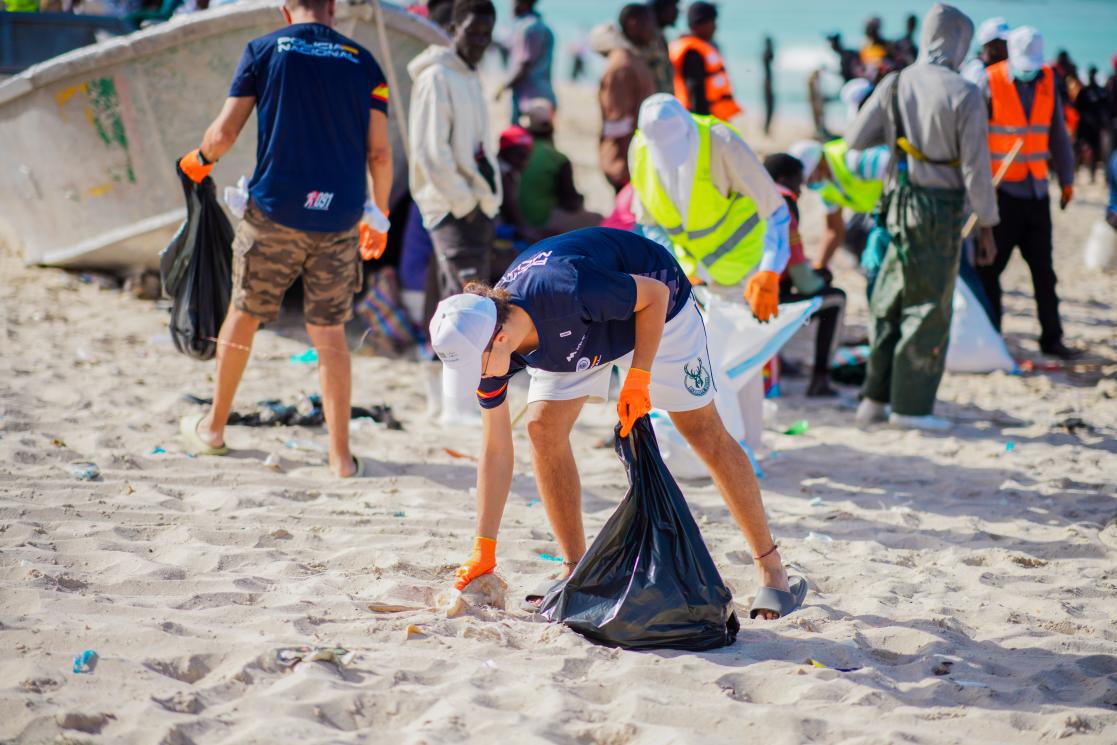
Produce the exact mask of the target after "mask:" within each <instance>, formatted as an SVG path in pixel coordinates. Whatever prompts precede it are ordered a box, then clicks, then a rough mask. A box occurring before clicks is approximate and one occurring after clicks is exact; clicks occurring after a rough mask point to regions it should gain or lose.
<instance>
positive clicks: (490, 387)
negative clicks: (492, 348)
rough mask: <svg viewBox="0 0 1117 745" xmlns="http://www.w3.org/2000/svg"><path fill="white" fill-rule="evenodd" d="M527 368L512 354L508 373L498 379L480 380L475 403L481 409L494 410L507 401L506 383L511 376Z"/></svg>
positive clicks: (521, 360)
mask: <svg viewBox="0 0 1117 745" xmlns="http://www.w3.org/2000/svg"><path fill="white" fill-rule="evenodd" d="M525 367H527V365H526V364H524V360H523V358H522V357H520V355H518V354H513V355H512V359H511V360H510V361H509V364H508V373H507V374H505V375H501V376H500V377H499V378H481V385H479V386H477V403H479V404H481V408H482V409H495V408H496V407H498V406H500V405H501V404H502V403H504V402H505V401H506V400H507V399H508V381H510V380H511V379H512V376H513V375H515V374H516V373H518V372H519V371H520V370H523V369H524V368H525Z"/></svg>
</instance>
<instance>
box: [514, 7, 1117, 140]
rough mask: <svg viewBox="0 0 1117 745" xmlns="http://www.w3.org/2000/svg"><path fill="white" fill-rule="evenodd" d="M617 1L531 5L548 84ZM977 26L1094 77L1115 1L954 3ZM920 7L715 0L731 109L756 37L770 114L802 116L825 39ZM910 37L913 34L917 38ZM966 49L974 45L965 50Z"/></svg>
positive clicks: (857, 33) (682, 24)
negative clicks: (1012, 36) (766, 68)
mask: <svg viewBox="0 0 1117 745" xmlns="http://www.w3.org/2000/svg"><path fill="white" fill-rule="evenodd" d="M495 2H496V5H497V11H498V13H499V15H500V16H501V18H500V24H499V25H500V26H502V27H504V28H505V29H506V28H507V27H508V21H509V19H510V18H511V5H512V2H511V0H495ZM624 5H625V3H624V2H621V1H618V0H539V5H538V8H539V10H540V12H541V13H542V15H543V17H544V19H545V20H546V21H547V23H548V24H550V26H551V28H552V29H553V30H554V32H555V35H556V37H557V38H556V60H555V72H554V74H555V79H556V81H559V80H568V79H569V72H570V61H571V49H572V48H573V47H575V46H577V45H578V44H579V43H580V41H581V40H583V39H584V36H585V34H586V32H587V31H588V30H589V29H590V28H592V27H593V26H594V25H596V24H598V23H601V22H603V21H605V20H612V19H615V18H616V16H617V13H618V12H619V11H620V9H621V8H622V7H623V6H624ZM681 5H682V6H683V10H682V12H681V13H680V18H679V22H678V24H676V26H675V30H674V35H677V34H678V33H679V32H680V31H682V30H684V29H685V28H686V15H685V14H686V11H685V6H686V2H685V0H684V2H683V3H681ZM954 5H955V6H956V7H958V8H960V9H961V10H962V11H963V12H965V13H966V14H967V15H969V16H970V18H972V19H973V20H974V25H975V26H976V25H977V24H980V23H981V21H982V20H984V19H985V18H989V17H990V16H997V15H999V16H1004V18H1005V19H1006V20H1007V21H1008V22H1009V24H1010V25H1013V26H1019V25H1030V26H1034V27H1036V28H1038V29H1039V30H1040V31H1041V32H1042V33H1043V35H1044V39H1045V47H1046V51H1047V55H1048V57H1049V58H1052V59H1053V58H1054V57H1055V54H1056V52H1058V50H1059V49H1066V50H1067V51H1069V52H1070V54H1071V58H1072V59H1073V60H1074V61H1075V62H1076V63H1077V64H1078V66H1079V69H1080V71H1081V74H1082V76H1083V77H1085V74H1086V68H1087V66H1088V65H1091V64H1093V65H1097V67H1098V69H1099V70H1100V71H1101V74H1100V78H1101V80H1102V81H1103V82H1104V80H1105V78H1106V77H1107V76H1108V75H1109V74H1110V72H1111V70H1112V66H1111V62H1110V59H1111V57H1112V56H1113V55H1114V54H1117V0H960V1H959V2H956V3H954ZM930 7H931V4H930V3H924V4H911V5H905V4H901V3H891V2H889V3H884V2H881V0H775V1H772V0H768V1H766V2H764V1H762V0H721V2H720V3H719V8H720V17H719V20H718V36H717V41H718V44H719V46H720V47H721V49H722V51H723V53H724V55H725V57H726V66H727V67H728V69H729V75H730V78H731V80H732V82H733V87H734V90H735V92H736V94H737V97H738V99H739V101H740V102H741V104H742V105H743V106H745V108H746V109H749V110H751V111H753V112H758V111H761V110H762V108H763V99H762V97H761V90H762V88H761V85H762V75H763V68H762V67H761V64H760V53H761V48H762V42H763V38H764V36H765V35H771V36H772V38H773V39H774V41H775V45H776V61H775V66H774V75H775V89H776V106H777V114H778V115H784V116H793V117H797V118H805V117H807V116H808V115H809V111H808V107H807V94H806V90H807V77H808V76H809V75H810V73H811V71H812V70H815V69H817V68H819V67H825V68H828V69H830V70H832V71H833V72H834V75H832V76H827V78H826V83H827V85H826V88H827V89H828V91H829V92H835V91H836V89H837V87H838V86H839V85H840V83H841V81H840V79H839V78H838V77H837V56H836V55H835V54H834V53H833V52H831V51H830V48H829V45H828V44H827V42H826V39H825V36H826V35H827V34H829V33H833V32H834V31H838V32H840V33H841V34H842V39H843V42H844V43H845V45H846V46H847V47H854V48H859V47H860V45H861V42H862V28H863V25H864V21H865V19H866V18H868V17H869V16H871V15H874V14H877V15H880V16H881V18H882V19H883V21H884V26H883V31H884V35H885V37H886V38H893V37H898V36H900V35H901V34H902V33H903V28H904V19H905V18H906V17H907V15H908V13H909V12H910V13H915V14H916V16H918V17H920V18H922V16H923V14H924V13H925V12H926V11H927V9H928V8H930ZM918 34H919V31H918V30H917V32H916V38H917V40H918ZM975 51H976V49H975ZM587 59H589V61H590V66H589V72H590V76H591V80H594V81H595V80H596V79H597V75H598V73H599V71H600V69H601V58H600V57H598V56H597V55H595V54H593V53H592V52H591V53H589V55H587Z"/></svg>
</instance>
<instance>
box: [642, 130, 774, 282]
mask: <svg viewBox="0 0 1117 745" xmlns="http://www.w3.org/2000/svg"><path fill="white" fill-rule="evenodd" d="M694 122H695V124H697V125H698V136H699V140H698V142H699V144H698V163H697V164H696V165H695V168H694V183H693V184H692V185H691V190H690V206H689V208H688V209H687V215H686V220H685V221H684V220H683V218H682V216H681V215H680V214H679V210H678V208H677V207H676V206H675V205H674V204H673V203H672V202H671V197H670V196H668V194H667V191H666V190H665V189H664V188H663V183H662V182H661V181H660V179H659V176H658V174H656V171H655V166H654V165H653V164H652V159H651V155H649V154H648V143H647V141H646V140H645V139H644V135H643V133H641V132H640V131H639V130H637V131H636V134H635V135H634V136H633V138H632V148H633V158H632V163H633V169H634V170H633V173H632V188H633V189H635V190H636V194H637V195H638V196H639V197H640V202H641V204H643V205H644V208H645V209H646V210H647V211H648V212H649V213H650V214H651V216H652V218H653V219H654V220H655V221H656V223H657V224H658V225H659V227H661V228H663V230H664V232H666V233H667V235H668V236H670V238H671V242H672V243H673V244H674V246H675V257H676V258H677V259H678V260H679V264H681V265H682V267H683V270H684V271H685V272H686V273H687V275H688V276H695V274H696V272H698V265H699V264H701V266H702V268H703V270H704V271H703V274H705V275H707V276H708V277H709V278H710V279H712V280H713V281H714V282H717V283H718V284H722V285H735V284H737V283H738V282H740V281H741V280H742V279H744V278H745V276H746V275H747V274H748V273H749V272H751V271H752V270H753V269H754V268H756V265H757V264H758V263H759V262H760V254H761V253H762V251H763V247H764V246H763V244H764V220H762V219H761V218H760V215H759V214H757V210H756V202H754V201H753V200H752V199H751V198H750V197H748V196H745V195H744V194H732V193H731V194H730V195H729V196H728V197H727V196H725V195H723V194H722V193H721V192H720V191H718V188H717V187H716V186H715V185H714V182H713V179H711V178H710V127H712V126H713V125H714V124H722V125H725V122H722V121H719V120H718V119H715V118H714V117H712V116H698V115H694ZM725 126H729V125H725ZM700 276H701V275H700Z"/></svg>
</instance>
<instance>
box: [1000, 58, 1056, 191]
mask: <svg viewBox="0 0 1117 745" xmlns="http://www.w3.org/2000/svg"><path fill="white" fill-rule="evenodd" d="M986 72H987V73H988V75H989V93H990V97H991V98H992V100H993V116H992V117H991V118H990V119H989V155H990V157H991V158H992V160H993V173H996V172H997V171H998V170H1000V167H1001V163H1002V161H1004V159H1005V157H1006V156H1007V155H1008V153H1009V151H1010V150H1012V147H1013V145H1015V144H1016V141H1017V140H1019V139H1021V138H1023V139H1024V147H1022V148H1021V149H1020V153H1019V154H1018V155H1017V156H1016V159H1015V160H1013V161H1012V165H1010V166H1009V167H1008V171H1007V172H1006V173H1005V178H1004V180H1005V181H1023V180H1024V179H1026V178H1027V177H1028V174H1031V175H1032V178H1034V179H1037V180H1043V179H1046V178H1047V159H1048V157H1049V154H1050V149H1049V148H1048V145H1047V137H1048V132H1049V131H1050V129H1051V119H1052V117H1053V116H1054V114H1055V76H1054V74H1053V73H1052V71H1051V68H1050V67H1047V66H1046V65H1045V66H1044V68H1043V71H1042V73H1041V74H1040V77H1039V78H1037V79H1036V90H1035V99H1034V100H1033V101H1032V115H1031V117H1030V118H1029V117H1026V116H1024V107H1023V105H1022V104H1021V103H1020V96H1019V95H1017V93H1016V86H1015V85H1014V84H1013V82H1012V72H1011V71H1010V70H1009V69H1008V61H1007V60H1006V61H1004V62H998V63H997V64H995V65H990V66H989V67H988V68H987V70H986Z"/></svg>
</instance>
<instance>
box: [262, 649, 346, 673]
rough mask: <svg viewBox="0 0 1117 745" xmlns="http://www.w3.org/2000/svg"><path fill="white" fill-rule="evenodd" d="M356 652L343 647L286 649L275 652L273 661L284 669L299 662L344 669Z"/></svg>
mask: <svg viewBox="0 0 1117 745" xmlns="http://www.w3.org/2000/svg"><path fill="white" fill-rule="evenodd" d="M354 656H356V652H350V651H349V650H348V649H345V648H344V647H287V648H284V649H278V650H276V652H275V661H276V662H278V663H279V664H280V665H282V666H283V667H286V668H293V667H294V666H295V665H297V664H299V663H300V662H331V663H333V664H335V665H337V666H338V667H344V666H345V665H348V664H349V663H350V662H352V661H353V657H354Z"/></svg>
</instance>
